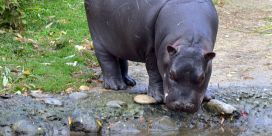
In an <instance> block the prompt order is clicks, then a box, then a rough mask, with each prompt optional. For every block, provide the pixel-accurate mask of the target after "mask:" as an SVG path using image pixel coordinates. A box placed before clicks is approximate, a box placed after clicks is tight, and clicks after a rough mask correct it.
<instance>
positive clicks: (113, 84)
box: [103, 77, 127, 90]
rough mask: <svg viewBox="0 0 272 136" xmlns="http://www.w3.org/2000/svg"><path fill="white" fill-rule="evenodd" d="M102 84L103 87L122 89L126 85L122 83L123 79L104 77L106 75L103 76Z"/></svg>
mask: <svg viewBox="0 0 272 136" xmlns="http://www.w3.org/2000/svg"><path fill="white" fill-rule="evenodd" d="M103 86H104V88H105V89H112V90H124V89H126V88H127V85H126V84H125V83H124V81H123V80H119V79H114V78H106V77H104V83H103Z"/></svg>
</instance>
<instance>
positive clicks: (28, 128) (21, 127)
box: [12, 120, 44, 136]
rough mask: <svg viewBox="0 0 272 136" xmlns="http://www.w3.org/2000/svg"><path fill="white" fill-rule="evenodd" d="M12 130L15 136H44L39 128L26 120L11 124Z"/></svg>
mask: <svg viewBox="0 0 272 136" xmlns="http://www.w3.org/2000/svg"><path fill="white" fill-rule="evenodd" d="M12 129H13V131H14V132H15V133H16V134H17V135H27V136H36V135H43V134H44V131H43V130H42V129H41V128H39V127H37V126H35V125H34V124H33V123H32V122H31V121H28V120H20V121H18V122H16V123H15V124H13V126H12Z"/></svg>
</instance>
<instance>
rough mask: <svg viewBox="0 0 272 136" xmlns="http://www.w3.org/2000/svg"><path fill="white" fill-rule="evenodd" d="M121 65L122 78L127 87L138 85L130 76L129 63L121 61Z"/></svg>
mask: <svg viewBox="0 0 272 136" xmlns="http://www.w3.org/2000/svg"><path fill="white" fill-rule="evenodd" d="M119 63H120V68H121V73H122V77H123V80H124V82H125V83H126V85H128V86H135V85H136V82H135V80H134V79H132V78H131V77H130V76H128V61H127V60H123V59H120V60H119Z"/></svg>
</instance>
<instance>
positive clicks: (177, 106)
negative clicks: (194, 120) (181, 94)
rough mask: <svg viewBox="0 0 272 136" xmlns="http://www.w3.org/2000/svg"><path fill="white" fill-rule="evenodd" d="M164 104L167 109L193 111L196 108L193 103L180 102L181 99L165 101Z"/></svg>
mask: <svg viewBox="0 0 272 136" xmlns="http://www.w3.org/2000/svg"><path fill="white" fill-rule="evenodd" d="M166 106H167V107H168V108H169V109H171V110H174V111H183V112H190V113H195V112H196V111H197V110H198V108H197V106H196V105H195V104H192V103H186V102H181V101H174V102H170V103H166Z"/></svg>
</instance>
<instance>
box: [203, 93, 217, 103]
mask: <svg viewBox="0 0 272 136" xmlns="http://www.w3.org/2000/svg"><path fill="white" fill-rule="evenodd" d="M214 98H215V97H214V96H213V95H208V94H206V95H205V96H204V98H203V101H202V102H209V101H210V100H211V99H214Z"/></svg>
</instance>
